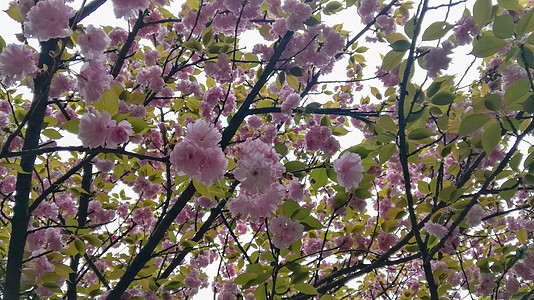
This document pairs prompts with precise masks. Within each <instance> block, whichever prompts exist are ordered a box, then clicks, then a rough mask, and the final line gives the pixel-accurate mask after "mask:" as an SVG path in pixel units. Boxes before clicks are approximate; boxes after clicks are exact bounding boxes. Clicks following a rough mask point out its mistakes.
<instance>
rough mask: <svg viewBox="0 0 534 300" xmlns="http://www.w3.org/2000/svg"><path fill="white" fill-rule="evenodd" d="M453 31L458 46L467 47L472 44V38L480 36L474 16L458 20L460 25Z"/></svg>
mask: <svg viewBox="0 0 534 300" xmlns="http://www.w3.org/2000/svg"><path fill="white" fill-rule="evenodd" d="M453 31H454V37H455V38H456V42H457V43H458V45H466V44H468V43H469V42H471V40H472V38H471V36H475V35H477V34H478V26H477V24H476V23H475V19H474V18H473V17H472V16H465V17H462V18H460V20H458V24H457V26H456V27H455V28H454V29H453Z"/></svg>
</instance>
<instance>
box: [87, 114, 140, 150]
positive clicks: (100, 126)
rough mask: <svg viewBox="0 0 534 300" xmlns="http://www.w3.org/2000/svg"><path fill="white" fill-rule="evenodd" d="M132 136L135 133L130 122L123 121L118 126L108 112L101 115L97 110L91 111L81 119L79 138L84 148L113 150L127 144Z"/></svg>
mask: <svg viewBox="0 0 534 300" xmlns="http://www.w3.org/2000/svg"><path fill="white" fill-rule="evenodd" d="M132 134H134V131H133V130H132V125H131V124H130V123H129V122H128V121H126V120H122V121H120V122H119V123H118V124H117V123H116V121H114V120H112V119H111V116H110V114H109V113H108V112H107V111H105V112H104V113H103V114H100V112H99V111H97V110H96V109H90V110H89V112H87V113H86V114H84V115H83V116H82V117H81V118H80V125H79V130H78V138H79V139H80V140H81V141H82V145H83V146H84V147H89V148H97V147H108V148H113V147H116V146H117V145H118V144H123V143H126V142H127V141H128V139H129V137H130V135H132Z"/></svg>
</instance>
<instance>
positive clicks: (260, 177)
mask: <svg viewBox="0 0 534 300" xmlns="http://www.w3.org/2000/svg"><path fill="white" fill-rule="evenodd" d="M234 152H235V154H236V157H237V158H238V163H239V166H238V167H237V168H235V169H234V176H235V178H236V179H237V180H239V181H240V182H241V188H242V189H243V190H244V191H246V192H248V193H250V194H255V193H258V192H260V193H261V192H265V191H266V190H268V189H269V188H270V187H271V184H272V183H273V181H274V180H276V179H278V178H280V177H281V176H282V173H283V172H284V171H285V168H284V166H283V165H282V164H281V163H280V155H279V154H278V153H276V152H275V150H274V149H273V148H272V147H271V146H269V145H267V144H265V143H264V142H262V141H260V140H254V141H253V140H251V139H247V140H246V141H245V142H244V143H242V144H240V145H238V146H237V147H236V149H234Z"/></svg>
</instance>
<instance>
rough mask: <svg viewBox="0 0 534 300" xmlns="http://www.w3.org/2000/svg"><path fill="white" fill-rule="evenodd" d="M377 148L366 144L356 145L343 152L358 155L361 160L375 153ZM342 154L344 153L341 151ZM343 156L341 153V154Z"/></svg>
mask: <svg viewBox="0 0 534 300" xmlns="http://www.w3.org/2000/svg"><path fill="white" fill-rule="evenodd" d="M377 148H378V147H376V146H371V145H368V144H364V143H363V144H358V145H354V146H352V147H349V148H347V150H345V151H349V152H352V153H356V154H359V155H360V157H361V158H362V159H364V158H366V157H367V156H368V155H369V154H370V153H371V152H373V151H375V150H376V149H377ZM343 152H344V151H343ZM341 154H343V153H341Z"/></svg>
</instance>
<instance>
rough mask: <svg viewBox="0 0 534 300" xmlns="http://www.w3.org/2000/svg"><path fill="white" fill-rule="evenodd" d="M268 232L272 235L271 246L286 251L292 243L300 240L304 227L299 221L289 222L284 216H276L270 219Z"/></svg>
mask: <svg viewBox="0 0 534 300" xmlns="http://www.w3.org/2000/svg"><path fill="white" fill-rule="evenodd" d="M269 230H270V231H271V232H272V234H273V237H272V242H273V245H274V246H275V247H276V248H278V249H287V248H289V246H291V244H292V243H293V242H294V241H296V240H298V239H300V238H302V232H303V230H304V225H302V224H300V222H299V221H291V220H290V219H289V218H287V217H286V216H278V217H274V218H272V219H271V221H270V223H269Z"/></svg>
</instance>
